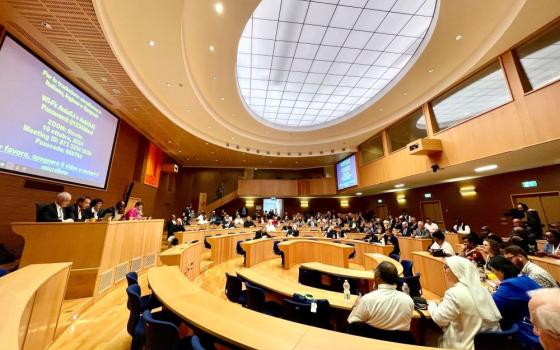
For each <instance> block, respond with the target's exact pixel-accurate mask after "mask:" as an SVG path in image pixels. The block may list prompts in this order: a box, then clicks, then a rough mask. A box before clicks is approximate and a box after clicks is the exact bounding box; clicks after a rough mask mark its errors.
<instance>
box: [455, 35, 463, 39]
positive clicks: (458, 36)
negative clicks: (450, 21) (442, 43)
mask: <svg viewBox="0 0 560 350" xmlns="http://www.w3.org/2000/svg"><path fill="white" fill-rule="evenodd" d="M461 39H463V36H462V35H461V34H458V35H457V36H456V37H455V40H457V41H459V40H461Z"/></svg>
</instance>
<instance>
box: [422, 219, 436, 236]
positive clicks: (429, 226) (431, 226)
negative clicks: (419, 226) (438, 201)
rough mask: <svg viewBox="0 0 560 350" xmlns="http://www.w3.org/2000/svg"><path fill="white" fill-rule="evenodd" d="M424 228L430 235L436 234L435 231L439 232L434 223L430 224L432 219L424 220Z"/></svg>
mask: <svg viewBox="0 0 560 350" xmlns="http://www.w3.org/2000/svg"><path fill="white" fill-rule="evenodd" d="M424 227H425V228H426V229H427V230H428V231H430V233H434V232H436V231H437V230H439V227H438V225H437V224H436V223H435V222H432V219H430V218H426V219H425V220H424Z"/></svg>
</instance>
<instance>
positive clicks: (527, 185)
mask: <svg viewBox="0 0 560 350" xmlns="http://www.w3.org/2000/svg"><path fill="white" fill-rule="evenodd" d="M521 187H523V188H531V187H537V181H535V180H531V181H523V182H522V183H521Z"/></svg>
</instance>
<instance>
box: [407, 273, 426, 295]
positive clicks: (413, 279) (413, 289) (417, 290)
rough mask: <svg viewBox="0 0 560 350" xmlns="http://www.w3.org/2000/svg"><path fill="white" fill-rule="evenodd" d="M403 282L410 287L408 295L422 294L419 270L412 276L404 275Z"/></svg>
mask: <svg viewBox="0 0 560 350" xmlns="http://www.w3.org/2000/svg"><path fill="white" fill-rule="evenodd" d="M404 282H405V283H406V284H407V285H408V288H409V289H410V297H411V298H414V297H419V296H422V285H421V284H420V272H418V273H416V275H414V276H410V277H405V278H404Z"/></svg>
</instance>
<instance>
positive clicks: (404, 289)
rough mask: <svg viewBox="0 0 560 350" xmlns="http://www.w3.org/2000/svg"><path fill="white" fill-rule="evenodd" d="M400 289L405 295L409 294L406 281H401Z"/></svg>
mask: <svg viewBox="0 0 560 350" xmlns="http://www.w3.org/2000/svg"><path fill="white" fill-rule="evenodd" d="M402 291H403V293H405V294H406V295H408V296H410V288H408V284H406V282H405V283H403V285H402Z"/></svg>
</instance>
